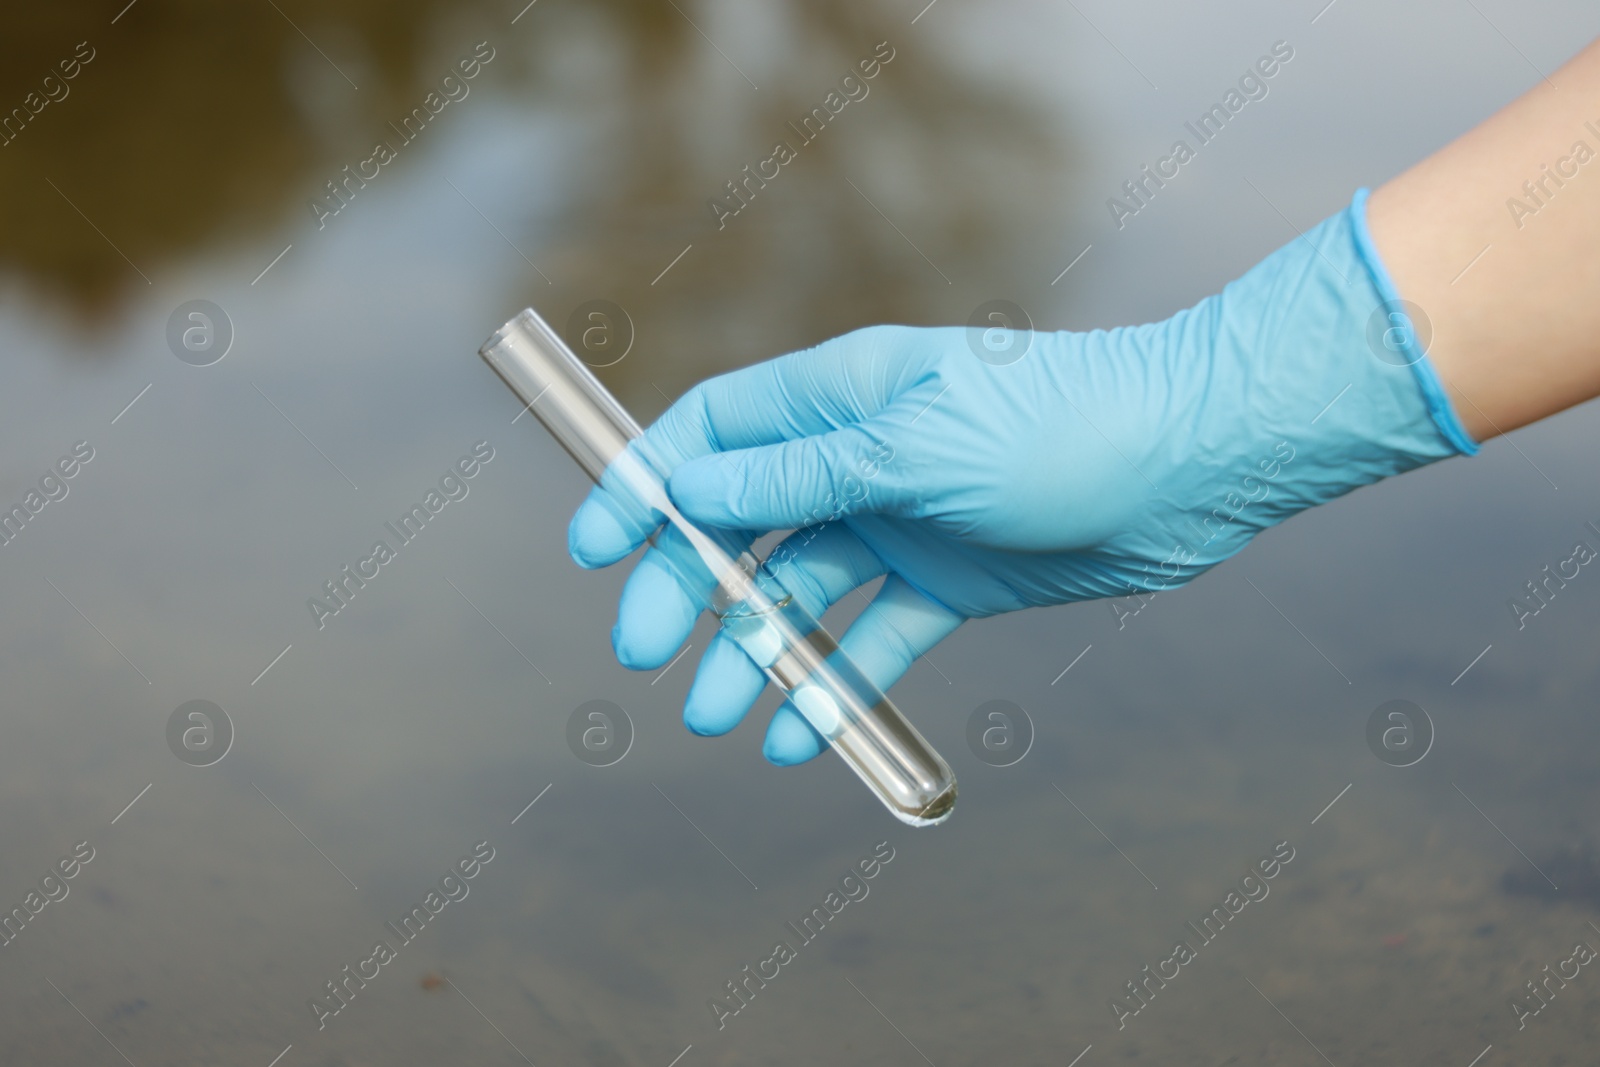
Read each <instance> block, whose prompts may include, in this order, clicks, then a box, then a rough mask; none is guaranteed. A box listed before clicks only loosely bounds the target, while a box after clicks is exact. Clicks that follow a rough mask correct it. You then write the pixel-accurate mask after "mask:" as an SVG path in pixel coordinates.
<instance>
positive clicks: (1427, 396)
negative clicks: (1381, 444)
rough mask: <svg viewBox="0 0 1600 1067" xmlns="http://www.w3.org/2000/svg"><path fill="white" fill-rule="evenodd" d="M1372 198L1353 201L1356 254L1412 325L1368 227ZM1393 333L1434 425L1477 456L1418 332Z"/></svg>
mask: <svg viewBox="0 0 1600 1067" xmlns="http://www.w3.org/2000/svg"><path fill="white" fill-rule="evenodd" d="M1369 195H1370V191H1369V190H1367V189H1357V190H1356V195H1355V197H1354V198H1353V199H1352V200H1351V201H1350V227H1351V230H1352V231H1353V234H1354V237H1355V243H1356V251H1357V252H1358V253H1359V255H1360V259H1361V263H1362V265H1363V266H1364V267H1365V268H1366V270H1367V276H1368V277H1369V278H1370V279H1371V280H1372V285H1373V288H1375V289H1377V291H1378V295H1379V297H1380V298H1381V299H1382V301H1383V305H1382V306H1383V307H1385V308H1387V309H1389V310H1390V311H1391V313H1392V314H1397V315H1402V316H1404V317H1405V320H1406V321H1407V322H1409V321H1410V319H1411V313H1410V312H1409V311H1407V310H1406V306H1405V303H1404V301H1402V300H1401V299H1400V293H1399V291H1398V290H1396V289H1395V285H1394V279H1393V278H1391V277H1390V276H1389V269H1388V268H1387V267H1386V266H1384V263H1383V258H1382V257H1381V256H1379V255H1378V248H1377V246H1376V245H1375V244H1373V243H1372V231H1371V229H1370V228H1369V227H1368V225H1367V198H1368V196H1369ZM1393 332H1394V334H1395V338H1394V341H1393V343H1394V345H1395V346H1396V347H1397V348H1398V349H1399V354H1400V355H1401V356H1403V358H1404V359H1405V361H1406V362H1407V363H1409V364H1410V366H1411V373H1412V375H1413V376H1414V377H1415V378H1416V382H1417V388H1418V389H1419V390H1421V392H1422V399H1423V402H1424V403H1426V404H1427V407H1428V415H1429V417H1431V418H1432V419H1433V424H1434V425H1435V426H1437V427H1438V428H1439V432H1440V433H1441V434H1443V435H1444V439H1445V440H1446V441H1449V442H1450V444H1451V445H1452V446H1454V447H1455V449H1456V451H1458V452H1460V453H1461V454H1462V455H1464V456H1473V455H1476V454H1477V452H1478V443H1477V442H1476V441H1474V440H1473V439H1472V437H1471V435H1470V434H1468V433H1467V430H1466V427H1464V426H1462V425H1461V419H1460V418H1459V417H1457V415H1456V412H1455V408H1454V407H1452V406H1451V404H1450V398H1449V397H1448V396H1446V395H1445V391H1444V384H1443V383H1442V382H1441V381H1440V380H1439V374H1438V372H1437V371H1435V370H1434V368H1433V363H1432V362H1431V361H1430V360H1429V359H1428V356H1427V353H1426V351H1425V350H1424V349H1423V348H1422V347H1421V346H1419V345H1418V344H1417V331H1416V330H1415V329H1411V328H1407V329H1403V330H1397V331H1393Z"/></svg>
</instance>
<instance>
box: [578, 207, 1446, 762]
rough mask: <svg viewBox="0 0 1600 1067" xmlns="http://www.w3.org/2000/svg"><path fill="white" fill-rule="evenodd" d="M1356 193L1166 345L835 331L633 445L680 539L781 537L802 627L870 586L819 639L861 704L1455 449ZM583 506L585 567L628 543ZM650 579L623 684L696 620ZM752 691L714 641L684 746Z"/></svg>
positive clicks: (632, 536)
mask: <svg viewBox="0 0 1600 1067" xmlns="http://www.w3.org/2000/svg"><path fill="white" fill-rule="evenodd" d="M1365 195H1366V194H1365V191H1364V190H1363V191H1362V192H1360V193H1358V194H1357V195H1356V198H1355V201H1354V202H1353V204H1352V205H1351V207H1350V209H1349V210H1347V211H1345V212H1341V213H1340V214H1338V215H1336V216H1334V217H1333V218H1331V219H1329V220H1327V221H1326V222H1324V223H1322V224H1321V225H1320V226H1318V227H1316V228H1315V229H1314V230H1312V231H1310V232H1309V233H1308V234H1307V235H1306V236H1305V237H1303V238H1297V239H1296V240H1295V241H1293V242H1292V243H1290V244H1289V245H1287V246H1285V247H1284V248H1282V249H1280V250H1279V251H1277V252H1276V253H1274V254H1273V255H1271V256H1270V257H1268V258H1267V259H1266V260H1265V261H1263V262H1262V263H1261V264H1260V265H1258V266H1257V267H1255V268H1254V269H1253V270H1251V271H1250V272H1249V273H1248V274H1246V275H1245V276H1244V277H1243V278H1241V279H1239V280H1238V281H1235V282H1233V283H1232V284H1230V285H1229V286H1227V287H1226V288H1225V289H1224V290H1223V291H1222V293H1221V294H1219V295H1217V296H1214V297H1210V298H1207V299H1206V300H1203V301H1201V302H1200V303H1199V304H1197V305H1195V306H1194V307H1192V308H1189V309H1186V310H1184V311H1181V312H1179V313H1178V314H1177V315H1175V316H1173V317H1172V318H1170V319H1168V320H1167V321H1165V322H1161V323H1155V324H1151V325H1146V326H1139V327H1132V328H1122V329H1116V330H1111V331H1101V330H1096V331H1093V332H1091V333H1038V334H1033V335H1031V337H1030V336H1029V335H1027V334H1024V333H1021V332H1010V333H1007V332H1005V331H1000V332H998V333H992V332H991V333H989V334H987V335H985V334H983V333H980V332H979V331H969V330H968V329H964V328H960V327H954V328H941V329H913V328H909V327H899V326H880V327H873V328H870V329H864V330H858V331H856V332H854V333H851V334H847V335H845V336H843V337H839V338H836V339H834V340H832V341H828V342H826V343H824V344H822V345H819V346H817V347H816V348H813V349H810V350H808V351H804V352H797V353H794V354H792V355H788V356H784V357H782V358H780V359H776V360H772V361H770V362H767V363H761V364H757V365H755V366H752V367H747V368H745V369H743V370H739V371H735V372H733V373H731V374H727V375H723V376H721V377H718V378H714V379H711V380H710V381H707V382H704V383H702V384H700V385H698V386H696V387H695V388H694V389H692V390H691V391H690V392H689V393H687V394H686V395H685V396H684V397H683V398H682V399H681V400H679V401H678V402H677V403H676V404H674V405H673V406H672V408H671V409H669V410H668V411H667V412H666V413H665V414H663V415H662V416H661V418H660V419H659V420H657V421H656V423H655V424H654V425H653V426H651V427H650V429H649V431H647V433H646V439H647V442H648V445H649V446H650V447H651V448H652V449H653V452H654V454H655V455H656V456H658V457H660V458H661V459H662V460H663V461H664V462H665V463H666V465H667V466H668V467H670V468H671V477H670V479H669V482H668V491H669V493H670V494H671V496H672V498H673V500H674V501H675V502H676V503H677V504H678V506H679V507H680V508H681V509H682V510H683V511H684V512H685V513H686V514H687V515H688V516H689V517H690V518H692V519H694V520H696V521H698V522H701V523H703V524H705V525H709V526H717V527H722V528H725V529H730V530H740V531H745V532H746V533H745V536H746V537H754V536H755V535H757V534H759V533H761V532H764V531H767V530H784V529H794V530H796V532H795V533H794V534H792V535H791V536H790V537H789V538H788V539H787V540H785V541H784V542H783V543H782V544H781V545H780V547H779V548H778V549H777V550H776V551H774V553H773V554H772V557H771V559H770V560H769V569H771V570H772V571H773V572H774V573H775V574H776V575H777V577H778V578H779V580H780V581H781V582H782V583H783V585H784V586H785V587H786V588H787V589H788V590H789V591H790V592H791V593H793V594H794V595H795V596H796V597H798V598H799V599H800V601H801V603H803V604H804V605H805V607H806V608H807V609H808V610H810V611H811V612H812V613H813V614H814V615H817V616H819V617H820V616H821V615H822V613H823V611H824V610H825V609H826V608H827V607H828V606H829V605H831V604H833V603H834V602H835V601H837V600H839V599H840V598H841V597H843V596H845V595H846V594H847V593H849V592H850V591H851V590H852V589H854V588H856V587H857V586H859V585H862V584H864V583H866V582H869V581H871V580H872V579H874V578H877V577H879V576H882V575H887V578H886V579H885V581H884V584H883V587H882V589H881V590H880V591H879V593H878V595H877V597H876V598H875V599H874V601H873V604H872V608H871V609H869V610H868V611H866V612H865V613H864V614H862V615H861V617H860V618H858V619H857V620H856V622H855V623H854V624H853V625H852V626H851V627H850V628H849V630H848V631H847V632H846V633H845V635H844V636H843V638H842V639H841V641H840V644H841V646H842V647H843V648H844V649H845V651H846V652H847V653H848V654H849V655H850V656H851V657H852V658H853V659H854V660H855V661H856V663H857V664H858V665H860V667H861V668H862V670H863V671H865V672H866V674H867V675H868V676H869V677H870V678H871V679H872V680H873V681H874V682H875V683H876V684H877V685H878V686H879V687H880V688H882V689H884V690H887V689H888V688H889V686H890V685H892V684H893V683H894V682H895V681H896V680H897V679H898V678H899V677H900V676H901V675H902V674H904V673H905V671H906V670H907V669H908V668H909V667H910V666H911V664H912V663H913V662H914V661H915V660H916V658H917V657H918V656H920V655H921V654H922V653H924V652H926V651H927V650H928V649H930V648H932V647H933V646H934V645H935V644H937V643H938V642H939V641H940V640H942V639H943V638H944V637H945V636H947V635H948V634H949V633H950V632H951V631H953V630H954V629H955V628H956V627H957V626H959V625H961V623H962V622H964V621H965V620H967V619H969V618H978V617H981V616H986V615H994V614H998V613H999V612H1003V611H1014V610H1016V609H1018V608H1025V607H1033V606H1037V605H1044V604H1059V603H1064V602H1070V601H1077V600H1087V599H1091V598H1095V597H1115V596H1125V595H1128V594H1130V593H1150V592H1156V591H1160V590H1163V589H1170V588H1173V587H1176V586H1179V585H1182V584H1184V583H1185V582H1188V581H1190V580H1191V579H1193V578H1194V577H1195V576H1197V575H1199V574H1201V573H1203V572H1204V571H1206V570H1207V569H1209V568H1210V567H1213V566H1215V565H1216V564H1217V563H1219V562H1220V561H1222V560H1224V559H1226V558H1228V557H1229V556H1231V555H1233V554H1234V553H1235V552H1237V551H1239V549H1241V548H1243V547H1244V545H1245V544H1246V543H1247V542H1248V541H1249V540H1250V539H1251V537H1253V536H1254V535H1255V534H1256V533H1258V532H1260V531H1261V530H1263V529H1265V528H1266V527H1268V526H1271V525H1273V524H1275V523H1278V522H1281V521H1282V520H1283V519H1285V518H1287V517H1288V516H1290V515H1293V514H1295V513H1296V512H1299V511H1302V510H1304V509H1306V508H1308V507H1312V506H1314V505H1316V504H1320V503H1323V502H1325V501H1327V500H1330V499H1332V498H1333V497H1336V496H1339V495H1340V494H1342V493H1346V492H1348V491H1350V490H1352V489H1355V488H1357V487H1359V486H1362V485H1366V484H1368V483H1371V482H1375V481H1377V480H1379V479H1381V478H1385V477H1388V476H1389V475H1392V474H1397V473H1400V472H1402V471H1406V470H1410V469H1412V468H1414V467H1417V466H1420V465H1422V464H1424V463H1429V462H1432V461H1434V460H1437V459H1441V458H1444V457H1447V456H1450V455H1454V454H1456V453H1457V452H1461V453H1467V454H1471V453H1473V452H1475V451H1476V450H1477V449H1476V445H1475V444H1474V443H1473V442H1472V440H1471V439H1470V438H1469V437H1468V436H1467V434H1466V432H1465V431H1464V430H1463V429H1462V428H1461V425H1460V423H1459V422H1458V420H1457V419H1456V417H1455V414H1454V413H1453V412H1452V411H1451V409H1450V406H1449V403H1448V400H1447V399H1446V397H1445V395H1444V393H1443V390H1442V388H1441V387H1440V385H1439V382H1438V379H1437V377H1436V376H1435V374H1434V372H1433V370H1432V368H1431V367H1430V365H1429V364H1428V363H1427V362H1426V359H1425V357H1424V354H1423V352H1422V350H1421V349H1420V347H1419V346H1418V343H1417V339H1416V337H1415V335H1414V333H1413V325H1412V323H1411V322H1410V319H1409V317H1408V316H1407V314H1406V312H1405V310H1404V309H1403V308H1402V307H1401V305H1400V304H1399V301H1398V297H1397V295H1396V294H1395V292H1394V290H1393V286H1392V284H1391V283H1390V281H1389V279H1388V276H1387V273H1386V272H1385V270H1384V268H1383V266H1382V264H1381V262H1380V261H1379V259H1378V257H1377V253H1376V251H1375V250H1374V249H1373V248H1372V246H1371V241H1370V238H1369V237H1368V236H1367V233H1366V224H1365V211H1364V208H1365ZM969 342H975V343H977V344H978V348H977V351H983V352H985V353H986V358H979V356H978V355H977V354H975V350H974V347H973V346H972V343H969ZM985 342H987V345H988V347H987V348H986V347H984V345H985ZM1024 348H1025V349H1026V351H1025V354H1023V355H1021V357H1020V358H1016V359H1015V361H1014V362H1007V361H1009V360H1012V359H1013V358H1014V356H1015V353H1016V352H1018V351H1022V350H1023V349H1024ZM995 349H998V351H994V350H995ZM1008 349H1009V350H1008ZM1002 364H1003V365H1002ZM604 493H605V490H603V489H598V488H597V489H595V490H594V491H593V492H592V493H591V496H590V499H589V500H587V501H586V502H585V503H584V505H583V506H582V507H581V508H580V509H579V510H578V513H577V514H576V515H575V516H574V518H573V521H572V526H571V530H570V537H569V541H570V550H571V553H572V556H573V558H574V559H575V560H576V561H577V562H578V563H579V564H580V565H582V566H585V567H603V566H607V565H610V564H612V563H615V562H617V561H618V560H620V559H622V558H624V557H625V556H627V555H628V554H629V553H631V552H632V551H633V550H634V549H636V548H637V547H639V545H640V544H641V543H643V541H644V539H645V537H646V536H648V535H649V534H650V533H651V532H652V531H651V530H650V529H646V528H644V527H642V526H634V527H629V526H627V525H626V523H627V520H626V519H622V518H619V517H618V516H619V515H620V514H622V511H623V509H620V508H615V507H607V506H605V505H606V502H605V501H604V499H603V495H604ZM673 575H674V572H673V570H672V569H671V567H670V566H669V565H668V564H667V563H666V562H665V561H664V560H663V559H662V558H661V555H660V553H659V551H658V550H656V549H654V548H652V549H651V550H650V551H649V552H647V553H646V554H645V556H644V558H643V560H642V561H641V562H640V564H639V566H638V567H637V568H636V569H635V571H634V572H633V574H632V575H631V576H630V578H629V580H628V582H627V585H626V587H625V589H624V591H623V594H622V602H621V607H620V612H619V618H618V622H617V625H616V628H615V629H614V630H613V632H612V643H613V645H614V646H615V648H616V652H617V656H618V658H619V659H620V660H621V661H622V663H623V664H624V665H626V666H628V667H632V668H635V669H640V670H648V669H655V668H659V667H660V666H662V665H663V664H665V663H666V662H668V661H669V660H670V659H671V658H672V656H673V654H674V653H675V652H676V651H677V650H678V648H679V647H680V646H681V645H682V644H683V642H684V641H685V640H686V639H687V637H688V634H689V631H690V628H691V627H692V626H693V625H694V622H695V620H696V618H697V617H698V616H699V613H700V612H701V611H702V610H703V609H704V607H705V604H704V601H703V600H702V599H701V598H700V597H699V596H697V595H696V594H695V593H693V592H690V591H688V590H686V589H685V588H683V587H682V586H681V585H680V583H679V581H678V580H677V579H676V578H675V577H674V576H673ZM765 681H766V680H765V678H764V676H763V675H762V674H761V672H760V670H759V669H758V668H757V667H756V666H755V665H754V664H753V663H752V662H751V661H750V660H749V659H748V658H747V657H746V656H745V654H744V652H743V651H742V650H740V648H739V647H738V646H737V645H736V644H734V643H733V641H732V640H731V639H729V638H727V637H726V636H724V635H721V634H719V635H718V636H717V637H716V638H715V639H714V640H713V642H712V644H711V646H710V647H709V648H708V649H707V651H706V653H705V655H704V657H703V658H702V660H701V662H700V667H699V672H698V674H697V675H696V677H695V681H694V685H693V687H692V689H691V690H690V693H689V698H688V703H687V706H686V708H685V711H684V719H685V722H686V723H687V725H688V727H689V729H690V730H692V731H694V732H696V733H699V734H706V735H714V734H722V733H726V732H727V731H729V730H731V729H732V728H733V727H734V726H735V725H736V724H737V723H738V722H739V721H740V719H742V718H743V717H744V715H745V713H746V712H747V711H748V710H749V709H750V707H751V705H752V704H753V703H754V702H755V700H756V698H757V697H758V696H759V695H760V693H761V691H762V688H763V687H764V685H765ZM823 744H824V743H823V742H822V740H821V738H820V737H819V736H818V735H817V734H816V733H815V732H814V731H813V730H812V729H811V727H810V726H809V725H808V724H807V723H806V722H805V720H804V719H803V718H802V717H801V716H800V715H799V713H798V712H797V711H795V709H793V708H792V707H790V706H788V705H787V704H785V705H784V706H783V707H782V708H780V709H779V711H778V713H777V714H776V715H775V716H774V718H773V720H772V723H771V726H770V727H769V729H768V732H767V739H766V743H765V746H764V752H765V754H766V756H767V758H768V759H769V760H771V761H773V762H774V763H779V764H791V763H799V762H802V761H804V760H807V759H810V758H811V757H812V756H815V755H816V754H817V753H818V752H819V751H820V750H821V748H822V747H823Z"/></svg>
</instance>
